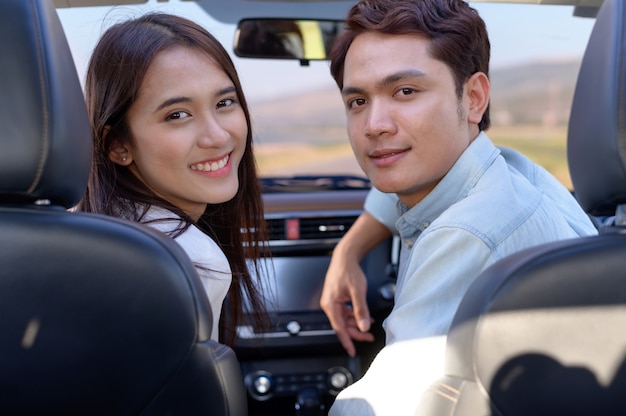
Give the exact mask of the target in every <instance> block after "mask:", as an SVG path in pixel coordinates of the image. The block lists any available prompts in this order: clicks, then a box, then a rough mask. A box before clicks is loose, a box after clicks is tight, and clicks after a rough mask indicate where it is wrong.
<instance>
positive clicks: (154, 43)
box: [77, 13, 268, 345]
mask: <svg viewBox="0 0 626 416" xmlns="http://www.w3.org/2000/svg"><path fill="white" fill-rule="evenodd" d="M172 47H185V48H192V49H195V50H198V51H201V52H202V53H205V54H206V55H207V56H209V57H210V58H211V59H212V60H213V61H214V62H216V63H217V64H218V65H219V66H220V67H221V68H222V69H223V71H224V72H225V73H226V74H227V75H228V77H229V78H230V79H231V81H232V82H233V84H234V85H235V88H236V90H237V96H238V98H239V102H240V104H241V107H242V108H243V112H244V114H245V118H246V122H247V125H248V133H247V138H246V149H245V151H244V154H243V158H242V160H241V163H240V165H239V170H238V177H239V189H238V191H237V194H236V195H235V197H234V198H233V199H232V200H230V201H228V202H225V203H222V204H209V205H208V206H207V209H206V210H205V212H204V214H203V215H202V216H201V217H200V219H199V220H198V221H197V222H194V221H193V220H192V219H191V218H190V217H189V216H188V215H187V214H185V213H184V212H183V211H182V210H181V209H180V208H178V207H176V206H174V205H172V204H171V203H169V202H168V201H166V200H164V199H162V198H160V197H159V196H157V195H156V194H155V193H154V192H152V191H151V190H150V189H149V188H148V187H146V186H145V185H144V184H143V183H142V182H141V181H139V180H138V179H137V178H136V177H135V176H134V175H133V174H132V173H131V172H130V170H129V169H128V168H127V167H125V166H120V165H118V164H115V163H113V162H112V161H111V160H110V159H109V156H108V155H109V150H110V148H111V144H112V143H115V142H118V143H122V144H124V143H129V142H130V141H131V140H132V138H131V134H130V129H129V126H128V122H127V120H126V115H127V112H128V109H129V108H130V106H131V105H132V103H133V102H134V101H135V99H136V98H137V94H138V91H139V88H140V86H141V83H142V81H143V78H144V76H145V74H146V71H147V70H148V67H149V66H150V64H151V63H152V61H153V59H154V57H155V56H156V55H157V54H158V53H159V52H161V51H163V50H165V49H168V48H172ZM85 95H86V100H87V109H88V113H89V117H90V121H91V128H92V138H93V144H94V150H93V163H92V171H91V175H90V178H89V183H88V187H87V191H86V194H85V196H84V198H83V200H82V201H81V202H80V204H79V205H78V207H77V209H78V210H81V211H88V212H95V213H100V214H107V215H112V216H119V215H120V213H123V214H124V216H126V217H129V218H130V219H132V220H135V221H142V219H143V217H144V215H145V213H146V211H147V210H148V209H149V208H150V207H151V206H153V205H154V206H160V207H162V208H165V209H167V210H169V211H171V212H173V213H174V214H176V215H177V216H179V217H180V218H182V222H181V227H180V228H179V229H178V230H177V232H178V233H180V232H182V231H184V230H185V229H187V228H188V227H189V226H190V225H192V224H194V225H196V226H197V227H198V228H199V229H200V230H202V231H203V232H204V233H206V234H207V235H210V236H212V237H213V238H215V239H216V242H217V243H218V245H219V246H220V247H221V248H222V250H223V251H224V253H225V254H226V257H227V258H228V261H229V263H230V267H231V269H232V273H233V281H232V284H231V286H230V289H229V291H228V296H227V300H226V301H225V302H224V307H223V309H222V314H221V319H220V341H222V342H224V343H226V344H228V345H233V344H234V342H235V339H236V326H237V324H238V323H240V322H241V320H242V319H243V313H244V307H243V304H244V298H245V297H247V298H248V299H249V302H250V307H251V311H250V312H251V313H252V314H253V316H254V321H255V323H256V324H257V325H259V326H264V325H265V324H266V322H267V320H266V313H265V310H264V307H263V302H262V296H261V284H260V281H259V280H257V279H255V278H254V277H253V276H256V277H260V276H262V275H263V273H264V272H265V268H264V267H263V263H262V261H261V260H260V259H261V258H262V257H264V256H267V255H268V249H267V245H266V244H265V241H267V239H266V227H265V221H264V219H263V203H262V199H261V187H260V183H259V180H258V178H257V173H256V162H255V159H254V156H253V154H252V129H251V123H250V113H249V110H248V105H247V103H246V100H245V96H244V94H243V91H242V88H241V82H240V81H239V77H238V75H237V72H236V70H235V67H234V65H233V62H232V60H231V58H230V56H229V55H228V53H227V52H226V50H225V49H224V48H223V47H222V45H221V44H220V43H219V41H218V40H217V39H215V38H214V37H213V36H212V35H211V34H210V33H209V32H208V31H206V30H205V29H203V28H202V27H201V26H199V25H197V24H195V23H193V22H191V21H189V20H187V19H184V18H182V17H178V16H174V15H170V14H164V13H149V14H146V15H144V16H142V17H139V18H137V19H133V20H129V21H125V22H122V23H118V24H116V25H114V26H112V27H111V28H109V29H108V30H107V31H106V32H105V33H104V35H103V36H102V38H101V39H100V41H99V42H98V44H97V46H96V48H95V49H94V51H93V54H92V56H91V60H90V62H89V66H88V70H87V78H86V85H85ZM175 236H176V235H173V237H175ZM249 262H250V263H249ZM248 264H251V265H252V268H253V271H254V273H252V274H251V273H250V272H249V269H248Z"/></svg>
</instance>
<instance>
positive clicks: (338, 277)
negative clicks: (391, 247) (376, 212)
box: [320, 212, 391, 357]
mask: <svg viewBox="0 0 626 416" xmlns="http://www.w3.org/2000/svg"><path fill="white" fill-rule="evenodd" d="M390 236H391V233H390V232H389V230H388V229H387V228H386V227H385V226H384V225H383V224H381V223H379V222H378V221H376V219H375V218H374V217H372V216H371V215H370V214H368V213H367V212H364V213H363V214H361V216H360V217H359V218H357V220H356V221H355V223H354V224H353V225H352V227H351V228H350V230H348V232H347V233H346V234H345V236H344V237H343V238H342V239H341V241H340V242H339V243H338V244H337V247H335V250H334V251H333V256H332V258H331V261H330V265H329V267H328V271H327V272H326V279H325V281H324V288H323V290H322V296H321V298H320V306H321V307H322V310H324V312H325V313H326V315H327V316H328V319H329V321H330V324H331V326H332V327H333V329H334V330H335V332H336V333H337V337H338V338H339V341H340V342H341V345H343V347H344V348H345V350H346V351H347V352H348V355H350V356H351V357H354V355H355V354H356V349H355V347H354V343H353V340H355V341H366V342H371V341H373V340H374V336H373V335H372V334H371V333H369V332H367V331H369V328H370V325H371V323H372V318H371V317H370V313H369V309H368V307H367V277H366V276H365V274H364V273H363V269H361V266H360V264H359V262H360V261H361V259H362V258H363V257H364V256H365V254H367V252H368V251H370V250H371V249H373V248H374V247H376V246H377V245H378V244H379V243H381V242H382V241H384V240H385V239H387V238H389V237H390Z"/></svg>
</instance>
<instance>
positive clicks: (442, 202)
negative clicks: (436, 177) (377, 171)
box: [396, 132, 500, 239]
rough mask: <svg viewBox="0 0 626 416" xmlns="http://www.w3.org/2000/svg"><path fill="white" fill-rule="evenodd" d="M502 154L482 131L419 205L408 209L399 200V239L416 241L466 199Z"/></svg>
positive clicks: (397, 223) (397, 226)
mask: <svg viewBox="0 0 626 416" xmlns="http://www.w3.org/2000/svg"><path fill="white" fill-rule="evenodd" d="M499 154H500V151H499V150H498V148H497V147H495V146H494V144H493V143H492V142H491V140H490V139H489V137H487V135H486V134H485V133H484V132H481V133H480V134H479V135H478V136H477V137H476V139H474V141H473V142H472V143H470V145H469V146H468V147H467V149H465V151H464V152H463V153H462V154H461V156H460V157H459V159H458V160H457V161H456V162H455V164H454V165H453V166H452V168H451V169H450V170H449V171H448V173H447V174H446V175H445V176H444V177H443V179H441V181H440V182H439V183H438V184H437V186H435V188H433V190H432V191H431V192H430V193H429V194H428V195H426V197H425V198H424V199H423V200H421V201H420V202H419V203H418V204H417V205H415V206H414V207H413V208H410V209H409V207H407V206H406V205H404V204H403V203H402V202H400V201H399V200H398V202H397V210H398V213H399V214H400V218H399V219H398V221H397V222H396V228H397V229H398V232H399V233H400V237H402V238H403V239H407V238H413V239H415V238H417V236H418V235H419V234H420V233H421V232H422V231H424V230H425V229H426V228H427V227H428V226H429V225H430V224H431V223H432V222H433V221H434V220H435V219H437V217H439V216H440V215H441V214H442V213H443V212H444V211H445V210H446V209H448V208H449V207H450V206H452V205H453V204H454V203H456V202H458V201H460V200H461V199H463V198H465V197H467V195H468V194H469V192H470V191H471V189H472V188H474V186H475V185H476V183H477V182H478V180H479V179H480V178H481V177H482V176H483V175H484V173H485V171H486V170H487V169H488V168H489V166H491V164H492V163H493V161H494V160H495V159H496V158H497V157H498V156H499Z"/></svg>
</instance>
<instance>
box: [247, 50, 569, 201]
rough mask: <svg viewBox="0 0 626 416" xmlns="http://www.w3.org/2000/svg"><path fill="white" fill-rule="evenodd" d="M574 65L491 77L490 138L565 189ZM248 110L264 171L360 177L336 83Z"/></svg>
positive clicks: (545, 65)
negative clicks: (527, 159) (536, 165)
mask: <svg viewBox="0 0 626 416" xmlns="http://www.w3.org/2000/svg"><path fill="white" fill-rule="evenodd" d="M579 67H580V61H579V60H570V61H554V62H537V63H533V64H528V65H521V66H515V67H510V68H501V69H496V70H493V71H491V74H490V79H491V86H492V89H491V104H490V105H491V110H490V111H491V120H492V127H491V128H490V129H489V130H488V132H487V133H488V134H489V136H490V137H491V139H492V140H493V141H494V142H495V143H496V144H497V145H501V146H508V147H512V148H515V149H517V150H519V151H520V152H522V153H524V154H526V155H527V156H528V157H530V158H531V159H533V160H534V161H535V162H537V163H539V164H541V165H542V166H544V167H545V168H546V169H548V170H549V171H550V172H552V173H553V174H554V175H555V176H556V177H557V178H558V179H559V180H560V181H561V182H562V183H564V184H565V185H566V186H567V187H568V188H570V189H571V181H570V179H569V170H568V168H567V156H566V150H565V146H566V136H567V123H568V117H569V111H570V106H571V101H572V97H573V94H574V86H575V84H576V77H577V74H578V69H579ZM303 84H305V82H303ZM250 109H251V113H252V117H253V129H254V134H255V151H256V154H257V159H258V163H259V166H260V171H261V174H262V175H264V176H270V175H294V174H311V173H314V174H319V173H338V174H362V172H361V170H360V168H359V167H358V165H357V164H356V162H355V161H354V158H353V156H352V151H351V149H350V145H349V143H348V139H347V137H346V129H345V114H344V108H343V104H342V102H341V99H340V96H339V92H338V90H337V89H336V88H328V89H321V90H317V91H312V92H307V93H303V92H301V91H300V92H298V93H297V94H294V95H292V96H285V97H281V98H280V99H278V100H272V101H264V102H253V103H250ZM326 171H327V172H326Z"/></svg>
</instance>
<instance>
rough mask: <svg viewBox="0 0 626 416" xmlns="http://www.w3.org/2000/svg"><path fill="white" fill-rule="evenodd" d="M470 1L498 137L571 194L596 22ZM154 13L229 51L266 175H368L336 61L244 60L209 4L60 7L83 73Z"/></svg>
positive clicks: (567, 12)
mask: <svg viewBox="0 0 626 416" xmlns="http://www.w3.org/2000/svg"><path fill="white" fill-rule="evenodd" d="M470 3H471V4H472V5H473V6H474V7H475V8H476V9H477V10H478V11H479V13H480V14H481V16H483V18H484V20H485V21H486V23H487V28H488V31H489V34H490V39H491V44H492V60H491V73H490V78H491V82H492V98H491V115H492V127H491V129H490V130H489V135H490V137H491V138H492V139H493V140H494V142H496V144H498V145H503V146H508V147H513V148H515V149H518V150H520V151H521V152H523V153H525V154H526V155H528V156H529V157H530V158H532V159H533V160H535V161H536V162H538V163H539V164H541V165H543V166H544V167H546V168H547V169H548V170H549V171H551V172H552V173H553V174H554V175H555V176H556V177H557V178H558V179H559V180H560V181H562V182H563V183H564V184H565V185H566V186H567V187H569V188H570V189H571V181H570V179H569V171H568V168H567V159H566V152H565V142H566V134H567V122H568V116H569V110H570V104H571V100H572V96H573V91H574V85H575V81H576V76H577V72H578V67H579V65H580V60H581V58H582V54H583V51H584V47H585V44H586V41H587V38H588V36H589V33H590V31H591V27H592V25H593V19H592V18H583V17H575V16H573V10H574V9H573V7H571V6H547V5H533V4H504V3H483V2H470ZM150 10H159V11H166V12H172V13H176V14H181V15H183V16H185V17H189V18H191V19H193V20H195V21H198V22H199V23H201V24H203V25H204V26H205V27H207V28H208V29H209V30H210V31H211V32H212V33H214V34H215V35H216V36H217V37H218V39H220V41H222V42H223V43H224V45H225V46H226V47H227V49H228V50H229V51H231V54H232V56H233V59H234V61H235V65H236V66H237V68H238V70H239V73H240V76H241V79H242V84H243V87H244V91H245V92H246V95H247V99H248V102H249V104H250V109H251V113H252V117H253V129H254V134H255V151H256V155H257V158H258V164H259V168H260V173H261V175H262V176H264V177H270V176H271V177H276V176H279V177H281V176H293V175H322V176H324V175H358V176H362V175H363V173H362V171H361V169H360V167H359V166H358V164H357V162H356V161H355V159H354V157H353V155H352V152H351V148H350V145H349V142H348V139H347V135H346V128H345V114H344V108H343V104H342V102H341V99H340V96H339V93H338V90H337V87H336V85H335V84H334V81H333V80H332V79H331V77H330V75H329V69H328V62H326V61H312V62H310V63H309V65H307V66H301V65H300V63H299V61H297V60H288V61H286V60H265V59H247V58H239V57H237V56H235V54H234V53H232V49H233V48H232V44H233V38H234V31H235V25H233V24H224V23H222V22H219V21H217V20H215V19H213V18H211V17H210V16H209V15H207V14H206V13H205V12H204V10H203V8H202V7H201V3H195V2H189V1H175V0H170V1H169V2H157V1H154V0H152V1H149V2H147V3H146V4H142V5H132V6H131V5H123V6H115V7H87V8H85V7H78V8H64V9H58V11H59V15H60V17H61V20H62V23H63V26H64V29H65V31H66V33H67V35H68V40H69V43H70V47H71V49H72V53H73V55H74V59H75V61H76V65H77V68H78V71H79V75H80V76H81V77H84V71H85V67H86V64H87V61H88V59H89V54H90V52H91V48H93V45H94V44H95V42H96V41H97V39H98V37H99V35H100V34H101V33H102V32H103V31H104V30H105V29H106V27H108V26H109V25H110V24H113V23H115V22H117V21H119V20H123V19H125V18H128V17H132V16H137V15H139V14H141V13H143V12H146V11H150ZM338 17H340V16H338Z"/></svg>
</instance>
